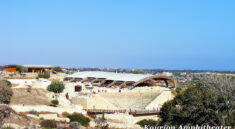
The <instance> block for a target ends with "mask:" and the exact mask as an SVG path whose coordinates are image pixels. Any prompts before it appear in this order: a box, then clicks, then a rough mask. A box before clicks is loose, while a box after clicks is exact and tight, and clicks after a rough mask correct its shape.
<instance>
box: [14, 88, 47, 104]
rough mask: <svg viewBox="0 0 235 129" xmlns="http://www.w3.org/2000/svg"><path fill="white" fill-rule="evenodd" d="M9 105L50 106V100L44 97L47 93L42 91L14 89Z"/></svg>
mask: <svg viewBox="0 0 235 129" xmlns="http://www.w3.org/2000/svg"><path fill="white" fill-rule="evenodd" d="M13 92H14V94H13V97H12V99H11V105H18V104H24V105H50V100H49V99H48V97H47V96H46V94H47V93H48V91H47V90H44V89H34V88H33V89H32V90H31V92H28V91H27V88H14V89H13Z"/></svg>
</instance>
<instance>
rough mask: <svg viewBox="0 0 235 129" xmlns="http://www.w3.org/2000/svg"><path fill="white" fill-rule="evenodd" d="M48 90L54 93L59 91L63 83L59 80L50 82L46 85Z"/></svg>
mask: <svg viewBox="0 0 235 129" xmlns="http://www.w3.org/2000/svg"><path fill="white" fill-rule="evenodd" d="M47 90H48V91H51V92H54V93H60V92H63V90H64V83H63V82H59V81H54V82H52V83H51V84H50V85H49V86H48V87H47Z"/></svg>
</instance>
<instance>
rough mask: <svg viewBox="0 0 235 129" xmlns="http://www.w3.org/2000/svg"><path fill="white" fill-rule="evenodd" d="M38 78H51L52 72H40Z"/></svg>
mask: <svg viewBox="0 0 235 129" xmlns="http://www.w3.org/2000/svg"><path fill="white" fill-rule="evenodd" d="M36 78H37V79H38V78H46V79H48V78H50V73H49V72H44V73H39V74H38V76H37V77H36Z"/></svg>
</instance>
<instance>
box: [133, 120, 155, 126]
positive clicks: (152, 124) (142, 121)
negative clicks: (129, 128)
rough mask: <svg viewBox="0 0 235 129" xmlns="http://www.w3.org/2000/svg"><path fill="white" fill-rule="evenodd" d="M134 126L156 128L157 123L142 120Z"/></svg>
mask: <svg viewBox="0 0 235 129" xmlns="http://www.w3.org/2000/svg"><path fill="white" fill-rule="evenodd" d="M136 124H138V125H140V126H141V127H144V126H145V125H149V126H156V125H158V121H155V120H152V119H149V120H147V119H144V120H141V121H139V122H137V123H136Z"/></svg>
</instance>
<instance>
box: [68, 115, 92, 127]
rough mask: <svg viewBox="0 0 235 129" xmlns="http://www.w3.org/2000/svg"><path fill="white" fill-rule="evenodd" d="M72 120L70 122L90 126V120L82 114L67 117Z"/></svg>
mask: <svg viewBox="0 0 235 129" xmlns="http://www.w3.org/2000/svg"><path fill="white" fill-rule="evenodd" d="M67 117H68V118H69V119H70V122H72V121H76V122H78V123H80V124H81V125H83V126H84V125H89V122H90V119H89V118H88V117H86V116H84V115H82V114H80V113H73V114H71V115H68V116H67Z"/></svg>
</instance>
